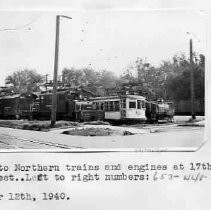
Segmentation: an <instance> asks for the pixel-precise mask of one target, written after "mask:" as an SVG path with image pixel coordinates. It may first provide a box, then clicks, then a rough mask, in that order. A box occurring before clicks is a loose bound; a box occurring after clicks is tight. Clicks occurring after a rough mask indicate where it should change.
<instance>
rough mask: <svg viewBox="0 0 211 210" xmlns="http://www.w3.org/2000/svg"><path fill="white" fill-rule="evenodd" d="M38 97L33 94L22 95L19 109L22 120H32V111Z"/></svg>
mask: <svg viewBox="0 0 211 210" xmlns="http://www.w3.org/2000/svg"><path fill="white" fill-rule="evenodd" d="M37 97H38V95H37V94H33V93H30V94H27V93H24V94H21V95H20V97H19V107H18V108H19V115H20V118H27V119H32V115H31V109H32V106H33V104H34V101H35V100H36V98H37Z"/></svg>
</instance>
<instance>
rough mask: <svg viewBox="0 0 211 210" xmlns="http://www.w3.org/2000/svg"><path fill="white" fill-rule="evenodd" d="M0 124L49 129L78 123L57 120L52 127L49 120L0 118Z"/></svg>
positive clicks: (72, 125) (22, 127)
mask: <svg viewBox="0 0 211 210" xmlns="http://www.w3.org/2000/svg"><path fill="white" fill-rule="evenodd" d="M0 126H1V127H8V128H16V129H23V130H35V131H49V130H51V129H53V128H69V127H75V126H79V123H78V122H71V121H57V122H56V124H55V125H54V126H53V127H52V126H51V123H50V121H28V120H0Z"/></svg>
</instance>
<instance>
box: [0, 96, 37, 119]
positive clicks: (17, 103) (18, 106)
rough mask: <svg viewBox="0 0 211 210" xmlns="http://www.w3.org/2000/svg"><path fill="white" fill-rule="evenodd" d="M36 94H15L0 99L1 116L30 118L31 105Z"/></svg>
mask: <svg viewBox="0 0 211 210" xmlns="http://www.w3.org/2000/svg"><path fill="white" fill-rule="evenodd" d="M36 97H37V96H36V95H35V94H27V93H23V94H17V95H10V96H4V97H1V99H0V117H1V118H16V119H20V118H30V113H31V106H32V104H33V103H34V100H35V98H36Z"/></svg>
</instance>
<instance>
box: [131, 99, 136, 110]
mask: <svg viewBox="0 0 211 210" xmlns="http://www.w3.org/2000/svg"><path fill="white" fill-rule="evenodd" d="M129 108H130V109H135V108H136V102H134V101H130V102H129Z"/></svg>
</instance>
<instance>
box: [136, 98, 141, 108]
mask: <svg viewBox="0 0 211 210" xmlns="http://www.w3.org/2000/svg"><path fill="white" fill-rule="evenodd" d="M141 108H142V106H141V101H139V100H138V101H137V109H141Z"/></svg>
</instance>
